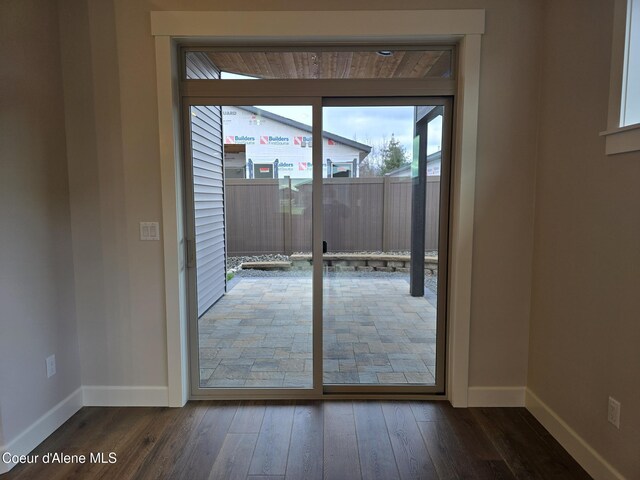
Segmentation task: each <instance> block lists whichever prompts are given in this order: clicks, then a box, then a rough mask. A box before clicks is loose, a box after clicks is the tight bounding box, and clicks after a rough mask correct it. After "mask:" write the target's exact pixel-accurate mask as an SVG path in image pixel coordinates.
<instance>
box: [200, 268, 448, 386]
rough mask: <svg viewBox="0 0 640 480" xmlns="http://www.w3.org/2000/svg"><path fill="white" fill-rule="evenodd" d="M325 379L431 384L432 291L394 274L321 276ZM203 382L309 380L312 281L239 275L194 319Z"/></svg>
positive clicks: (277, 383)
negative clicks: (414, 290) (413, 288)
mask: <svg viewBox="0 0 640 480" xmlns="http://www.w3.org/2000/svg"><path fill="white" fill-rule="evenodd" d="M324 289H325V292H324V383H325V384H407V383H410V384H433V383H434V375H435V341H436V308H435V300H433V298H434V297H433V296H431V297H430V299H429V300H428V299H427V298H425V297H411V296H410V295H409V284H408V282H407V279H406V278H405V277H404V276H401V275H386V276H377V275H371V276H349V275H347V274H335V275H330V276H328V277H326V278H325V286H324ZM199 337H200V385H201V386H202V387H227V388H228V387H242V388H251V387H253V388H261V387H262V388H282V387H285V388H287V387H288V388H295V387H297V388H300V387H311V385H312V355H311V342H312V339H311V278H306V277H295V276H277V277H258V278H255V277H252V278H240V279H239V281H238V282H237V283H236V284H235V286H234V287H233V288H232V289H231V290H230V291H229V292H228V293H227V294H226V295H225V296H224V297H223V298H222V299H220V300H219V301H218V302H217V303H216V304H215V305H214V306H213V307H212V308H211V309H210V310H209V311H208V312H207V313H206V314H205V315H203V317H202V318H201V319H200V320H199Z"/></svg>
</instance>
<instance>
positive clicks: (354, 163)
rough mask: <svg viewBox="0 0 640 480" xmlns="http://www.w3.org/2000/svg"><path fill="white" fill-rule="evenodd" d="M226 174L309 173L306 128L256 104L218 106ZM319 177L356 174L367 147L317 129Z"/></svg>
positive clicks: (309, 143) (273, 175) (309, 132)
mask: <svg viewBox="0 0 640 480" xmlns="http://www.w3.org/2000/svg"><path fill="white" fill-rule="evenodd" d="M222 135H223V139H224V147H225V176H226V178H285V177H290V178H311V177H312V167H311V166H312V148H311V147H312V136H311V135H312V128H311V126H309V125H305V124H304V123H301V122H297V121H295V120H292V119H290V118H286V117H283V116H281V115H277V114H275V113H271V112H268V111H266V110H263V109H260V108H257V107H238V106H225V107H223V108H222ZM322 137H323V139H322V141H323V147H324V148H323V159H324V162H323V165H322V171H323V177H325V178H326V177H357V176H358V175H359V164H360V162H361V161H362V160H363V159H364V158H366V156H367V155H368V154H369V152H370V151H371V147H370V146H368V145H365V144H363V143H359V142H356V141H353V140H349V139H348V138H345V137H341V136H339V135H335V134H333V133H329V132H323V135H322Z"/></svg>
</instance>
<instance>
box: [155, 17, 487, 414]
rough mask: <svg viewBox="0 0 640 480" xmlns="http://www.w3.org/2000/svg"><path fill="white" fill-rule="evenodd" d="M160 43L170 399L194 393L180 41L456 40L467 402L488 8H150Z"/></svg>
mask: <svg viewBox="0 0 640 480" xmlns="http://www.w3.org/2000/svg"><path fill="white" fill-rule="evenodd" d="M151 31H152V34H153V35H154V36H155V44H156V75H157V89H158V128H159V135H160V169H161V180H162V218H163V225H162V226H163V243H164V245H163V246H164V273H165V279H164V280H165V297H166V298H165V309H166V322H167V361H168V369H167V371H168V379H167V381H168V390H169V405H170V406H182V405H184V404H185V403H186V401H187V400H188V395H189V393H188V392H189V379H188V346H187V337H188V335H187V321H188V318H187V317H188V316H187V310H186V298H187V296H186V277H185V268H184V258H183V257H184V255H183V252H184V248H183V247H184V245H183V241H184V231H183V230H184V229H183V222H182V215H183V214H182V211H183V210H182V206H183V205H182V203H183V200H182V198H183V196H182V178H181V173H180V172H181V170H180V159H181V153H180V152H181V145H180V132H181V124H180V115H179V112H180V108H179V97H178V72H177V65H178V63H179V62H178V61H177V58H176V56H177V51H176V48H175V45H174V43H175V42H176V41H177V40H181V41H189V40H191V41H195V40H202V39H207V40H209V41H211V42H216V43H219V44H224V43H231V42H233V43H234V44H239V43H243V42H249V41H251V42H267V41H268V42H271V43H273V42H276V41H277V42H285V43H286V42H289V43H292V44H293V43H295V44H296V45H300V44H302V43H309V42H323V43H331V42H343V43H344V42H352V43H357V42H365V41H366V42H376V43H385V42H391V41H402V42H415V43H419V44H425V43H430V42H433V41H442V40H446V41H455V42H457V43H458V45H459V49H458V58H459V60H458V69H457V76H458V94H457V96H456V105H455V114H456V118H455V123H454V152H453V172H452V175H453V177H452V181H453V184H452V185H453V189H452V199H451V238H450V242H451V248H450V250H449V258H450V276H449V318H448V321H449V326H448V338H447V351H448V355H447V360H448V365H447V375H448V377H447V396H448V398H449V400H450V401H451V403H452V404H453V405H454V406H456V407H466V406H467V404H468V386H469V381H468V379H469V331H470V321H471V275H472V252H473V218H474V196H475V177H476V147H477V133H478V102H479V84H480V43H481V35H482V33H484V10H404V11H395V10H387V11H339V12H338V11H321V12H309V11H277V12H274V11H270V12H255V11H254V12H151Z"/></svg>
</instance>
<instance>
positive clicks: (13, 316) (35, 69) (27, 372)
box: [0, 0, 80, 445]
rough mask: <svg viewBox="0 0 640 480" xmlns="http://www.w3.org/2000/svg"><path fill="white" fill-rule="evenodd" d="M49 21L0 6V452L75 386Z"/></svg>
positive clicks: (57, 75) (52, 18)
mask: <svg viewBox="0 0 640 480" xmlns="http://www.w3.org/2000/svg"><path fill="white" fill-rule="evenodd" d="M57 17H58V14H57V9H56V5H55V4H52V3H50V2H44V1H30V0H29V1H27V0H14V1H4V2H2V3H0V58H1V59H2V61H1V62H0V85H2V88H0V224H1V225H2V226H1V227H0V245H1V246H2V247H1V248H0V272H1V274H0V306H1V307H0V308H1V310H0V315H2V316H1V317H0V409H1V417H0V429H1V430H2V431H0V445H2V443H3V442H6V443H7V444H8V443H10V442H11V441H13V440H14V439H15V438H16V437H17V436H18V435H19V434H20V433H21V432H23V431H24V430H25V429H26V428H27V427H28V426H30V425H31V424H32V423H33V422H34V421H35V420H36V419H38V418H39V417H41V416H42V415H44V414H45V413H46V412H47V411H48V410H49V409H51V408H52V407H54V406H55V405H56V404H57V403H58V402H60V401H61V400H63V399H64V398H66V397H67V396H69V395H70V394H71V393H72V392H74V391H75V390H76V389H77V388H78V387H80V368H79V355H78V338H77V333H76V315H75V305H74V304H75V300H74V293H73V285H74V279H73V264H72V260H73V258H72V253H71V251H72V246H71V230H70V229H71V221H70V215H69V190H68V181H67V161H66V146H65V128H64V112H63V101H62V77H61V67H60V53H59V43H58V19H57ZM51 354H55V355H56V360H57V362H56V363H57V374H56V375H55V376H53V377H51V378H49V379H48V378H47V376H46V367H45V359H46V357H48V356H49V355H51Z"/></svg>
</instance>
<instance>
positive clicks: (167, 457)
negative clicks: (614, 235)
mask: <svg viewBox="0 0 640 480" xmlns="http://www.w3.org/2000/svg"><path fill="white" fill-rule="evenodd" d="M49 452H50V453H55V452H57V453H65V454H69V455H74V454H75V455H81V454H82V455H86V456H87V463H85V464H78V463H72V464H55V465H52V464H43V463H42V461H41V459H42V456H43V455H45V454H46V453H49ZM91 452H93V453H95V452H104V453H105V454H106V456H105V460H106V461H108V454H109V453H110V452H115V454H116V456H117V462H116V463H113V464H108V463H104V464H103V463H90V458H89V455H90V453H91ZM33 455H39V459H40V460H39V461H38V463H35V464H32V465H19V466H16V467H15V468H14V469H13V470H12V471H11V472H9V473H8V474H5V475H2V476H0V478H1V479H2V480H10V479H29V480H31V479H47V480H53V479H73V478H79V479H92V478H104V479H127V478H135V479H147V478H149V479H151V478H168V479H189V480H198V479H224V480H227V479H236V478H237V479H245V478H248V479H252V480H259V479H293V480H297V479H306V478H310V479H323V478H324V479H336V480H351V479H358V478H363V479H367V480H368V479H380V480H392V479H408V478H427V479H429V478H433V479H457V478H464V479H513V478H517V479H544V480H555V479H586V478H591V477H589V475H587V473H586V472H585V471H584V470H582V468H580V466H579V465H578V464H577V463H576V462H575V461H574V460H573V459H572V458H571V457H570V456H569V454H568V453H567V452H566V451H565V450H564V449H563V448H562V447H561V446H560V445H559V444H558V443H557V442H556V441H555V440H554V439H553V438H552V437H551V435H550V434H549V433H548V432H547V431H546V430H545V429H544V428H543V427H542V426H541V425H540V424H539V423H538V422H537V421H536V420H535V419H534V418H533V417H532V416H531V414H529V412H527V411H526V410H525V409H523V408H470V409H454V408H452V407H451V406H450V405H449V404H448V403H447V402H374V401H371V402H365V401H354V402H344V401H340V402H338V401H326V402H300V401H299V402H258V401H255V402H246V401H245V402H190V403H189V404H187V406H186V407H184V408H180V409H172V408H98V407H85V408H83V409H82V410H80V411H79V412H78V413H77V414H76V415H74V416H73V417H72V418H71V419H70V420H69V421H68V422H67V423H65V424H64V425H63V426H62V427H60V428H59V429H58V430H57V431H56V432H55V433H54V434H53V435H51V436H50V437H49V438H48V439H47V440H46V441H45V442H44V443H42V444H41V445H40V446H39V447H38V448H37V449H36V450H34V452H33Z"/></svg>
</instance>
